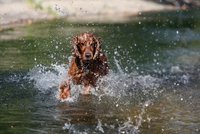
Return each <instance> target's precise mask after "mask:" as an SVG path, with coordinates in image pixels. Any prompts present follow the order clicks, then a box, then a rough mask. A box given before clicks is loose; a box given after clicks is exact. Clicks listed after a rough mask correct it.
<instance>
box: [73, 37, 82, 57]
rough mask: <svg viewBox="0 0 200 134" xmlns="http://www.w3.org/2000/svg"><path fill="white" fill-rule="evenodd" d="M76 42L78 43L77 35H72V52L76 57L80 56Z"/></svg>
mask: <svg viewBox="0 0 200 134" xmlns="http://www.w3.org/2000/svg"><path fill="white" fill-rule="evenodd" d="M78 43H79V42H78V36H75V37H73V39H72V46H73V49H74V51H73V53H74V55H75V56H76V57H79V58H81V54H80V52H79V49H78Z"/></svg>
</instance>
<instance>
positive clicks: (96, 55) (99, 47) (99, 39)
mask: <svg viewBox="0 0 200 134" xmlns="http://www.w3.org/2000/svg"><path fill="white" fill-rule="evenodd" d="M94 40H95V42H96V43H97V44H96V49H95V53H94V57H93V59H96V58H97V57H98V55H99V53H100V52H101V38H97V37H94Z"/></svg>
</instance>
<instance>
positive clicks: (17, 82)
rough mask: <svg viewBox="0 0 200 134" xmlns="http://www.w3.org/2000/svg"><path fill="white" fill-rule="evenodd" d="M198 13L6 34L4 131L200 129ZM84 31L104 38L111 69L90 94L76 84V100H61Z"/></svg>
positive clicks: (0, 53)
mask: <svg viewBox="0 0 200 134" xmlns="http://www.w3.org/2000/svg"><path fill="white" fill-rule="evenodd" d="M180 14H181V15H180ZM198 14H199V11H198V10H195V11H190V12H188V11H186V12H175V13H174V12H172V13H161V14H159V15H158V16H157V15H154V14H150V15H149V14H146V15H142V16H140V18H138V20H139V22H140V23H138V21H134V22H129V23H126V24H68V23H67V22H65V21H63V20H54V21H51V22H45V23H37V24H34V25H31V26H28V27H20V28H16V29H10V30H8V31H3V32H2V33H0V35H1V38H0V39H1V40H0V61H1V64H0V76H1V77H0V94H1V96H0V104H1V105H0V109H1V110H0V133H131V134H138V133H151V132H153V133H158V134H160V133H185V134H187V133H194V134H197V133H199V132H200V130H199V128H200V116H199V112H200V102H199V101H198V100H199V97H200V92H199V89H200V84H199V80H200V69H199V61H200V46H199V43H200V40H199V37H200V31H199V26H200V25H199V24H200V22H199V16H198ZM152 18H154V19H152ZM177 18H178V19H177ZM84 31H92V32H95V33H97V35H99V36H100V37H101V38H102V40H103V42H104V46H103V47H104V51H105V52H106V53H107V55H108V57H109V63H110V67H111V69H110V73H109V74H108V75H107V76H105V77H104V78H102V79H100V80H99V82H98V87H97V88H94V89H93V90H92V94H91V95H87V96H83V95H81V91H82V88H81V86H77V85H72V95H73V97H72V98H71V99H70V100H66V101H63V102H59V101H58V99H57V87H58V84H59V83H60V82H61V81H62V80H63V79H64V78H66V77H67V76H66V72H67V69H68V65H69V61H70V48H71V47H70V44H69V41H70V39H71V37H72V36H73V35H74V34H76V33H79V32H84ZM17 33H20V34H17ZM12 37H13V38H12Z"/></svg>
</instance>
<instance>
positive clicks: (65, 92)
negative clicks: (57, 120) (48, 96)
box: [59, 80, 71, 100]
mask: <svg viewBox="0 0 200 134" xmlns="http://www.w3.org/2000/svg"><path fill="white" fill-rule="evenodd" d="M70 90H71V87H70V82H69V80H66V81H63V82H62V83H61V84H60V86H59V99H60V100H64V99H67V98H69V97H70Z"/></svg>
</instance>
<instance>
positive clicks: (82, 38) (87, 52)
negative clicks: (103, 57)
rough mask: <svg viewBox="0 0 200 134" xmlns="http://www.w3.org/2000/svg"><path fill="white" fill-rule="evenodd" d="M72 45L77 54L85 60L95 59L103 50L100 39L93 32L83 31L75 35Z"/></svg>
mask: <svg viewBox="0 0 200 134" xmlns="http://www.w3.org/2000/svg"><path fill="white" fill-rule="evenodd" d="M72 45H73V48H74V54H75V56H76V57H79V58H80V59H82V60H83V61H91V60H95V59H96V58H97V57H98V55H99V53H100V51H101V43H100V40H99V38H97V37H96V36H95V35H94V34H92V33H82V34H80V35H77V36H75V37H74V38H73V40H72Z"/></svg>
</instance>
